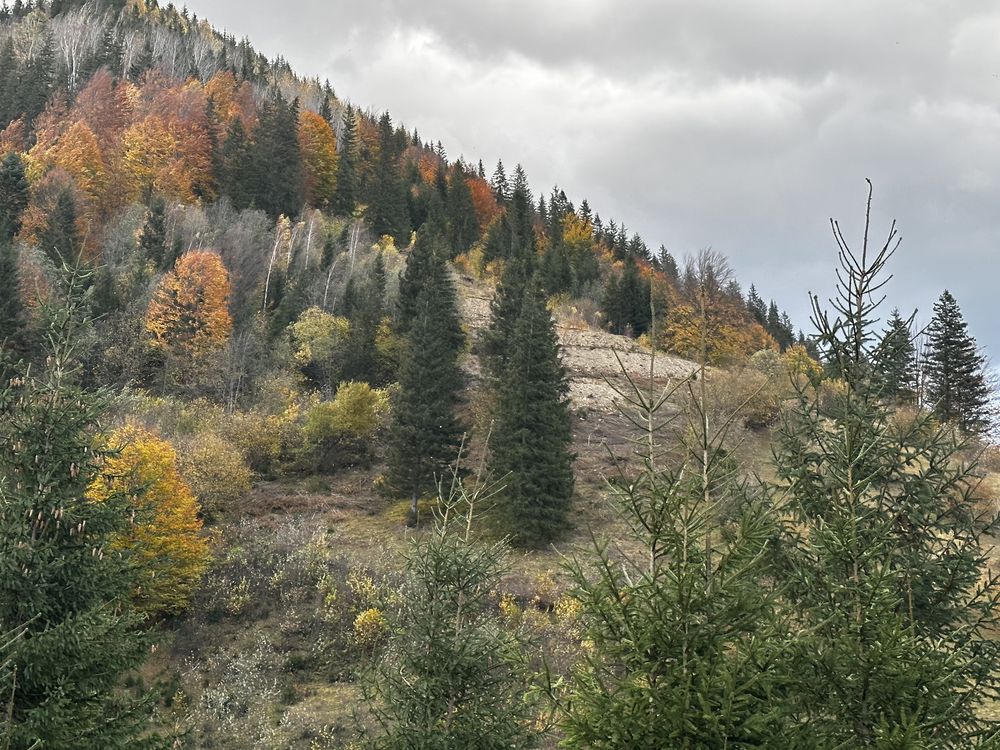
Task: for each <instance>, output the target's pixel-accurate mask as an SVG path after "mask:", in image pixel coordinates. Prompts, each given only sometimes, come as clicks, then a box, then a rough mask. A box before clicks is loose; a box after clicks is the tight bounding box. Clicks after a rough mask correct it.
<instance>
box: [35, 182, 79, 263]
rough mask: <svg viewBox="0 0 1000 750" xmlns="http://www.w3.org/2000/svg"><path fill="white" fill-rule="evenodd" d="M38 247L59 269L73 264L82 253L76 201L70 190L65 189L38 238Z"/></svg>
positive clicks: (60, 193)
mask: <svg viewBox="0 0 1000 750" xmlns="http://www.w3.org/2000/svg"><path fill="white" fill-rule="evenodd" d="M38 246H39V247H40V248H41V249H42V250H44V251H45V252H46V253H47V254H48V255H49V257H50V258H52V260H53V261H54V262H55V264H56V266H57V267H61V266H62V265H63V263H64V262H65V263H72V262H74V261H75V260H76V258H77V255H78V253H79V252H80V240H79V233H78V232H77V228H76V200H75V199H74V198H73V192H72V190H70V189H69V188H63V189H62V190H61V191H60V192H59V197H58V198H57V199H56V205H55V207H54V208H53V209H52V211H51V212H50V213H49V216H48V221H47V222H46V224H45V227H44V229H43V230H42V233H41V235H40V236H39V238H38Z"/></svg>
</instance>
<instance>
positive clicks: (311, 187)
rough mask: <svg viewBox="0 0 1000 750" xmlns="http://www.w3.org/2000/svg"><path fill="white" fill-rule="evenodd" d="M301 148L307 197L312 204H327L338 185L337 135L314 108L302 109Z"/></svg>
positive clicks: (324, 206)
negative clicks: (309, 109)
mask: <svg viewBox="0 0 1000 750" xmlns="http://www.w3.org/2000/svg"><path fill="white" fill-rule="evenodd" d="M299 148H300V149H301V151H302V169H303V172H304V173H305V175H304V176H305V189H306V201H307V202H308V203H309V205H311V206H316V207H318V208H326V207H328V206H329V205H330V201H331V200H332V199H333V193H334V191H335V190H336V189H337V137H336V136H335V135H334V134H333V128H331V127H330V123H328V122H327V121H326V120H324V119H323V118H322V117H321V116H320V115H318V114H316V113H315V112H310V111H308V110H303V111H302V112H300V113H299Z"/></svg>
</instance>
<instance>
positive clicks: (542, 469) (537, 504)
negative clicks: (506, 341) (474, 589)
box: [490, 281, 574, 547]
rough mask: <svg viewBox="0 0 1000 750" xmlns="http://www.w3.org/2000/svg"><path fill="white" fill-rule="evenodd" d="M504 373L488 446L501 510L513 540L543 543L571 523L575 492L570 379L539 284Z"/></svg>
mask: <svg viewBox="0 0 1000 750" xmlns="http://www.w3.org/2000/svg"><path fill="white" fill-rule="evenodd" d="M511 341H512V343H511V348H510V352H509V357H508V360H507V362H506V365H505V367H504V369H503V371H502V373H498V374H500V379H499V381H500V382H499V389H498V392H497V396H496V398H497V400H496V408H495V410H494V419H495V423H496V428H495V430H494V433H493V438H492V442H491V445H490V451H491V455H490V470H491V474H492V476H494V477H495V478H496V479H497V481H498V483H500V484H502V485H503V489H502V490H501V491H500V493H499V501H498V515H499V521H500V523H501V525H502V526H503V528H504V530H505V531H506V532H507V533H509V534H510V536H511V539H512V540H513V542H514V543H515V544H517V545H519V546H523V547H537V546H541V545H543V544H547V543H548V542H550V541H552V540H553V539H554V538H555V537H556V536H557V535H558V534H559V533H560V532H561V531H563V530H564V529H565V528H566V526H567V524H568V521H567V515H568V513H569V503H570V497H571V496H572V494H573V458H574V456H573V453H572V452H571V450H570V448H571V443H572V439H573V434H572V422H571V415H570V403H569V397H568V394H569V381H568V380H567V377H566V371H565V370H564V368H563V366H562V361H561V358H560V349H559V341H558V339H557V338H556V332H555V327H554V325H553V322H552V316H551V315H550V314H549V310H548V308H547V307H546V305H545V296H544V294H543V293H542V291H541V289H540V288H539V285H538V283H537V282H535V281H533V282H531V283H529V285H528V286H527V288H526V289H525V292H524V300H523V302H522V305H521V310H520V314H519V315H518V318H517V323H516V325H515V326H514V335H513V338H512V339H511Z"/></svg>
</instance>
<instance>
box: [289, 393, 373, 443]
mask: <svg viewBox="0 0 1000 750" xmlns="http://www.w3.org/2000/svg"><path fill="white" fill-rule="evenodd" d="M388 410H389V395H388V393H386V392H385V391H384V390H382V389H377V388H372V387H371V386H370V385H368V383H354V382H349V383H344V384H343V385H341V386H340V387H339V388H338V389H337V395H336V396H334V399H333V401H324V402H322V403H320V404H318V405H316V406H315V407H313V408H312V409H311V410H310V411H309V413H308V414H307V415H306V423H305V426H304V427H303V428H302V434H303V437H304V438H305V441H306V442H307V443H311V444H319V443H322V442H324V441H325V440H327V439H329V438H336V437H338V436H348V437H357V438H366V437H370V436H371V435H373V434H374V433H375V431H376V430H377V429H378V428H379V426H380V425H381V423H382V420H383V418H384V417H385V415H386V413H387V412H388Z"/></svg>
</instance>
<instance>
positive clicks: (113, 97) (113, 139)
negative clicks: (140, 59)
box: [68, 68, 132, 155]
mask: <svg viewBox="0 0 1000 750" xmlns="http://www.w3.org/2000/svg"><path fill="white" fill-rule="evenodd" d="M131 86H132V84H130V83H126V82H117V81H115V79H114V78H113V77H112V75H111V74H110V73H109V72H108V71H107V70H106V69H105V68H101V69H100V70H99V71H97V72H96V73H95V74H94V75H93V76H92V77H91V79H90V80H89V81H88V82H87V85H86V86H85V87H84V88H83V90H82V91H80V93H79V94H77V96H76V100H75V101H74V102H73V109H72V110H70V112H69V115H68V116H69V118H70V119H71V120H74V121H80V120H82V121H84V122H86V123H87V125H88V126H89V127H90V129H91V131H92V132H93V133H94V136H95V137H96V138H97V142H98V144H99V145H100V147H101V151H102V152H104V154H105V155H108V154H111V153H113V152H114V151H116V150H117V147H118V144H119V142H120V141H121V136H122V133H123V132H124V131H125V128H126V126H127V125H128V123H129V117H130V114H131V112H130V109H131V108H130V106H129V97H128V89H129V88H130V87H131Z"/></svg>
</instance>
